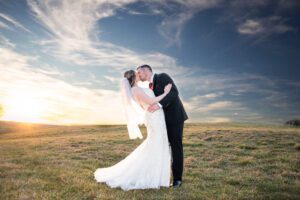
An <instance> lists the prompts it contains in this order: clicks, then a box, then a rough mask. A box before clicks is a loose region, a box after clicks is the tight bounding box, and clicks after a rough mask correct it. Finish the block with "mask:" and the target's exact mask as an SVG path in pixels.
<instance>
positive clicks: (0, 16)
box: [0, 13, 31, 33]
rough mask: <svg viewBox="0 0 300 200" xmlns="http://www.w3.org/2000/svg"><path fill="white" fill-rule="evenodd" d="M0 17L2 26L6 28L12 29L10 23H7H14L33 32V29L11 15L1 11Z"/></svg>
mask: <svg viewBox="0 0 300 200" xmlns="http://www.w3.org/2000/svg"><path fill="white" fill-rule="evenodd" d="M0 19H1V20H2V22H1V21H0V27H1V26H3V27H4V28H7V29H10V28H9V25H7V24H12V25H14V26H15V27H18V28H20V29H22V30H24V31H26V32H28V33H31V31H30V30H28V29H27V28H25V27H24V26H23V25H22V24H20V23H19V22H17V21H16V20H15V19H13V18H12V17H10V16H8V15H6V14H4V13H0Z"/></svg>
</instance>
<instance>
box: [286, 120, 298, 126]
mask: <svg viewBox="0 0 300 200" xmlns="http://www.w3.org/2000/svg"><path fill="white" fill-rule="evenodd" d="M285 124H286V125H290V126H300V120H299V119H292V120H289V121H287V122H285Z"/></svg>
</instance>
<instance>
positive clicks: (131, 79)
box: [124, 70, 135, 87]
mask: <svg viewBox="0 0 300 200" xmlns="http://www.w3.org/2000/svg"><path fill="white" fill-rule="evenodd" d="M124 78H127V80H128V81H129V84H130V86H131V87H132V86H133V85H134V83H135V71H133V70H128V71H126V72H125V73H124Z"/></svg>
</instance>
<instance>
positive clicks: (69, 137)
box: [0, 122, 300, 200]
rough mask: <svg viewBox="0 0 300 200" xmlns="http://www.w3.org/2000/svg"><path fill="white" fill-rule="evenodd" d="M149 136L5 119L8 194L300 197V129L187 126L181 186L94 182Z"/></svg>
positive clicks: (1, 148)
mask: <svg viewBox="0 0 300 200" xmlns="http://www.w3.org/2000/svg"><path fill="white" fill-rule="evenodd" d="M143 133H144V135H145V133H146V132H145V129H144V128H143ZM141 142H142V141H141V140H129V139H128V135H127V130H126V127H125V126H49V125H36V124H24V123H13V122H0V152H1V154H0V199H1V200H2V199H300V129H297V128H290V127H284V126H281V127H272V126H264V125H246V124H187V125H186V127H185V132H184V153H185V164H184V166H185V168H184V184H183V186H182V187H181V188H179V189H173V188H162V189H160V190H153V189H152V190H133V191H128V192H124V191H122V190H121V189H111V188H109V187H107V186H106V185H105V184H102V183H101V184H100V183H96V182H95V181H94V177H93V173H94V171H95V169H96V168H98V167H107V166H111V165H113V164H115V163H117V162H118V161H120V160H121V159H123V158H124V157H126V155H128V154H129V153H130V152H131V151H132V150H133V149H135V148H136V147H137V146H138V145H139V144H140V143H141Z"/></svg>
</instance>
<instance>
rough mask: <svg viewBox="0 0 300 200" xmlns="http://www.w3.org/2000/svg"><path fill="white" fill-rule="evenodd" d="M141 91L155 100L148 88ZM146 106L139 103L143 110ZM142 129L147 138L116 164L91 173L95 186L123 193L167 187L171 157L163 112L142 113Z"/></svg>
mask: <svg viewBox="0 0 300 200" xmlns="http://www.w3.org/2000/svg"><path fill="white" fill-rule="evenodd" d="M143 90H144V92H145V93H146V94H147V95H148V96H150V97H155V95H154V93H153V91H152V90H150V89H149V88H143ZM148 106H149V105H146V104H145V103H143V107H144V108H145V110H146V109H147V107H148ZM145 125H146V127H147V138H146V139H145V140H144V141H143V142H142V143H141V144H140V145H139V146H138V147H137V148H136V149H135V150H134V151H133V152H132V153H130V154H129V155H128V156H127V157H126V158H125V159H123V160H122V161H120V162H119V163H117V164H115V165H113V166H111V167H108V168H98V169H97V170H96V171H95V172H94V176H95V179H96V181H97V182H106V184H107V185H109V186H110V187H112V188H115V187H121V188H122V189H123V190H132V189H148V188H160V186H164V187H169V183H170V170H171V169H170V163H171V155H170V147H169V142H168V137H167V129H166V124H165V117H164V112H163V110H162V109H159V110H157V111H155V112H153V113H150V112H146V114H145Z"/></svg>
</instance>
